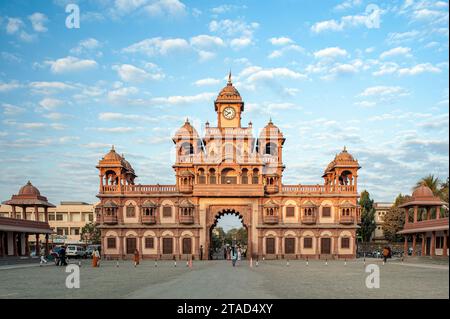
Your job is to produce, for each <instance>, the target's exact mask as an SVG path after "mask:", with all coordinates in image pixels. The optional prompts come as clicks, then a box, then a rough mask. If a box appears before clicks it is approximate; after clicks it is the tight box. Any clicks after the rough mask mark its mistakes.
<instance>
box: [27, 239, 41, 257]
mask: <svg viewBox="0 0 450 319" xmlns="http://www.w3.org/2000/svg"><path fill="white" fill-rule="evenodd" d="M38 253H39V252H36V256H39V254H38ZM25 255H26V256H30V243H29V242H28V235H27V234H25Z"/></svg>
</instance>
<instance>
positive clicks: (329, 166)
mask: <svg viewBox="0 0 450 319" xmlns="http://www.w3.org/2000/svg"><path fill="white" fill-rule="evenodd" d="M334 164H335V163H334V161H331V162H330V164H328V166H327V168H326V169H325V171H324V172H325V173H327V172H328V171H330V170H331V169H332V168H333V166H334Z"/></svg>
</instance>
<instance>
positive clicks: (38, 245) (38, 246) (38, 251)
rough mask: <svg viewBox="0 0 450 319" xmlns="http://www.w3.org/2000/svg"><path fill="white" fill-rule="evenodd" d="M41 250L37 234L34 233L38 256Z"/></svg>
mask: <svg viewBox="0 0 450 319" xmlns="http://www.w3.org/2000/svg"><path fill="white" fill-rule="evenodd" d="M40 251H41V244H40V243H39V234H36V256H39V255H38V254H39V253H40Z"/></svg>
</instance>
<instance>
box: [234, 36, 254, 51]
mask: <svg viewBox="0 0 450 319" xmlns="http://www.w3.org/2000/svg"><path fill="white" fill-rule="evenodd" d="M250 44H252V39H251V38H248V37H241V38H235V39H232V40H231V42H230V46H231V47H232V48H234V49H241V48H244V47H246V46H249V45H250Z"/></svg>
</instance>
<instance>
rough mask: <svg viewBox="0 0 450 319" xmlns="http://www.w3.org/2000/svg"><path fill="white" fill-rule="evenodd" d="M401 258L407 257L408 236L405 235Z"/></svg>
mask: <svg viewBox="0 0 450 319" xmlns="http://www.w3.org/2000/svg"><path fill="white" fill-rule="evenodd" d="M403 256H404V257H408V235H406V234H405V243H404V244H403Z"/></svg>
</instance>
